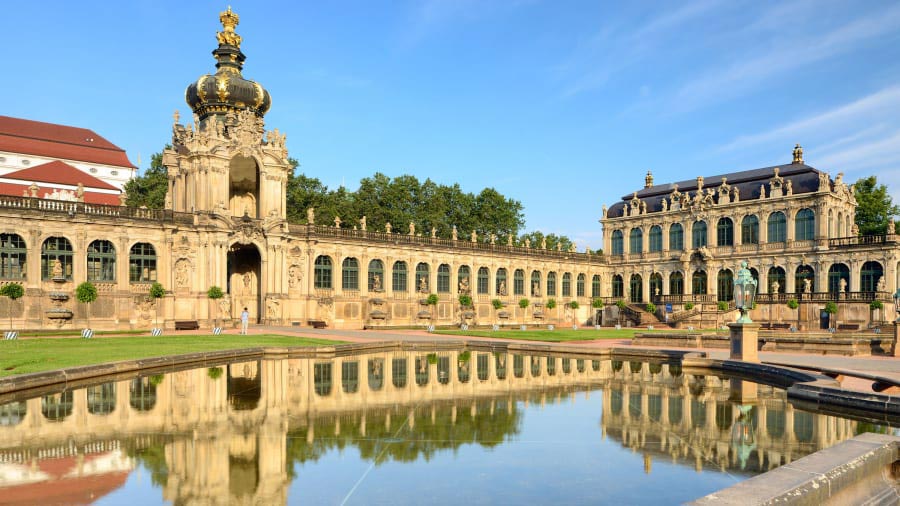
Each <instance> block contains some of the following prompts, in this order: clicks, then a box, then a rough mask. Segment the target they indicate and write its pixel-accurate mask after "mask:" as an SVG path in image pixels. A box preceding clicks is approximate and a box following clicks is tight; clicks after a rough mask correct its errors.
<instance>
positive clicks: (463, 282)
mask: <svg viewBox="0 0 900 506" xmlns="http://www.w3.org/2000/svg"><path fill="white" fill-rule="evenodd" d="M471 281H472V271H471V270H469V266H468V265H461V266H459V270H458V271H457V272H456V283H457V285H456V286H457V288H458V290H459V293H469V292H470V291H471V290H472V289H471V288H469V287H470V284H469V283H470V282H471Z"/></svg>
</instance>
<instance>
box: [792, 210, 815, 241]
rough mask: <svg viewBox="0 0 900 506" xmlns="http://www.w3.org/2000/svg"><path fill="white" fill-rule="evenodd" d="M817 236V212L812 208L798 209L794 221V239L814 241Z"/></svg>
mask: <svg viewBox="0 0 900 506" xmlns="http://www.w3.org/2000/svg"><path fill="white" fill-rule="evenodd" d="M815 238H816V213H814V212H813V210H812V209H801V210H799V211H797V217H796V218H795V222H794V239H796V240H798V241H812V240H813V239H815Z"/></svg>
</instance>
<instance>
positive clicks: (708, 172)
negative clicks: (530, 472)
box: [0, 0, 900, 248]
mask: <svg viewBox="0 0 900 506" xmlns="http://www.w3.org/2000/svg"><path fill="white" fill-rule="evenodd" d="M231 5H232V8H233V9H234V11H235V12H236V13H238V14H239V15H240V16H241V23H240V25H239V26H238V28H237V31H238V33H239V34H240V35H241V36H242V37H243V39H244V43H243V45H242V49H243V51H244V53H245V54H246V55H247V61H246V63H245V66H244V76H245V77H247V78H249V79H253V80H256V81H258V82H260V83H261V84H262V85H263V86H265V87H266V88H267V89H268V90H269V91H270V93H271V94H272V98H273V105H272V109H271V110H270V112H269V113H268V114H267V116H266V123H267V127H268V128H275V127H277V128H278V129H279V130H281V131H282V132H284V133H286V134H287V145H288V149H289V150H290V154H291V155H292V156H294V157H296V158H297V159H299V160H300V162H301V164H302V170H303V171H304V172H305V173H306V174H307V175H310V176H314V177H318V178H320V179H321V180H322V181H323V182H324V183H325V184H327V185H328V186H329V187H336V186H339V185H340V184H342V183H344V184H345V185H346V186H347V187H348V188H350V189H355V187H356V186H357V185H358V181H359V179H360V178H362V177H366V176H369V175H371V174H373V173H374V172H376V171H381V172H384V173H386V174H388V175H390V176H397V175H401V174H407V173H408V174H413V175H415V176H417V177H419V178H420V179H423V180H424V179H425V178H429V177H430V178H432V179H434V180H436V181H439V182H442V183H453V182H459V183H460V184H461V185H462V186H463V188H464V189H465V190H467V191H473V192H477V191H479V190H480V189H481V188H483V187H485V186H492V187H495V188H497V190H499V191H500V192H501V193H504V194H505V195H507V196H511V197H513V198H516V199H518V200H520V201H521V202H522V203H523V204H524V206H525V216H526V228H527V230H542V231H544V232H556V233H562V234H566V235H568V236H570V237H572V238H573V239H574V240H575V241H576V242H577V243H578V245H579V248H581V247H583V246H586V245H589V246H591V247H600V246H601V244H600V237H601V235H600V226H599V224H598V223H597V220H598V218H599V217H600V213H601V206H602V205H603V204H604V203H605V204H607V205H610V204H612V203H613V202H615V201H616V200H618V199H619V198H620V197H621V196H622V195H625V194H628V193H630V192H632V191H635V190H637V189H639V188H641V187H642V186H643V181H644V174H645V173H646V171H647V170H652V171H653V173H654V176H655V178H656V182H657V183H659V182H666V181H672V180H680V179H687V178H693V177H696V176H698V175H703V176H713V175H715V174H719V173H722V172H730V171H735V170H742V169H752V168H757V167H763V166H769V165H776V164H782V163H789V162H790V159H791V149H792V147H793V145H794V143H796V142H799V143H801V144H803V146H804V149H805V153H806V156H805V158H806V161H807V163H809V164H810V165H813V166H815V167H817V168H819V169H822V170H825V171H828V172H831V174H832V176H834V175H835V174H836V173H837V172H844V173H845V179H847V180H850V181H855V180H856V179H858V178H859V177H863V176H868V175H870V174H876V175H877V176H878V178H879V180H880V181H882V182H884V183H887V184H888V185H889V187H890V189H891V192H892V194H893V195H894V199H895V200H900V199H898V197H900V171H897V170H895V167H896V166H897V164H898V162H900V120H898V118H900V79H898V77H900V3H897V2H876V1H866V2H847V1H841V2H830V1H827V0H816V1H782V2H771V3H769V2H759V1H741V0H729V1H716V0H712V1H698V2H691V3H681V2H652V3H651V2H647V3H642V2H599V1H584V2H581V1H574V0H572V1H570V0H559V1H539V0H533V1H529V0H493V1H492V0H424V1H408V2H404V1H400V0H396V1H390V2H377V1H374V0H365V1H363V0H361V1H353V2H350V1H348V2H344V1H334V2H283V3H282V2H273V1H269V2H249V1H234V2H232V3H231ZM226 6H227V4H225V3H221V4H220V3H214V2H206V1H190V2H186V1H181V2H169V1H160V2H150V1H144V2H90V1H82V2H53V1H51V2H15V3H13V2H7V3H6V4H5V5H4V9H3V10H4V23H3V30H0V43H2V47H4V48H6V51H4V55H5V59H4V68H6V69H7V70H6V72H5V76H4V78H3V79H2V80H0V94H2V96H3V97H4V107H3V109H2V110H0V114H6V115H10V116H17V117H24V118H30V119H36V120H41V121H49V122H56V123H63V124H71V125H77V126H83V127H87V128H91V129H94V130H95V131H97V132H98V133H99V134H101V135H103V136H104V137H106V138H108V139H109V140H111V141H112V142H113V143H115V144H118V145H119V146H121V147H123V148H125V149H126V150H127V151H128V153H129V156H130V158H131V159H132V161H135V162H136V161H137V158H138V155H139V154H140V157H141V165H142V168H143V167H146V166H147V164H148V162H149V158H150V154H151V153H154V152H156V151H159V150H160V149H161V148H162V147H163V145H165V144H166V142H168V141H169V139H170V135H171V130H170V128H171V122H172V112H173V111H174V110H175V109H178V110H179V111H180V112H181V114H182V118H189V117H190V115H189V113H190V111H189V109H188V107H187V106H186V104H185V103H184V89H185V87H186V86H187V85H188V84H189V83H190V82H191V81H192V80H196V79H197V78H198V77H199V76H200V75H202V74H205V73H210V72H212V71H213V70H214V67H213V64H214V61H213V59H212V56H211V55H210V51H212V50H213V49H214V48H215V46H216V39H215V32H216V31H217V30H220V29H221V28H220V25H219V22H218V15H219V12H220V11H222V10H224V8H225V7H226Z"/></svg>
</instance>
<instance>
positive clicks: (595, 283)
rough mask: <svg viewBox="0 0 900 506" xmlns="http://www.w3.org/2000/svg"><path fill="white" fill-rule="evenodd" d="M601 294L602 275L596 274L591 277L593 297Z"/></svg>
mask: <svg viewBox="0 0 900 506" xmlns="http://www.w3.org/2000/svg"><path fill="white" fill-rule="evenodd" d="M599 296H600V275H599V274H594V277H593V278H591V297H599Z"/></svg>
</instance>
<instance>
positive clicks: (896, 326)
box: [891, 287, 900, 357]
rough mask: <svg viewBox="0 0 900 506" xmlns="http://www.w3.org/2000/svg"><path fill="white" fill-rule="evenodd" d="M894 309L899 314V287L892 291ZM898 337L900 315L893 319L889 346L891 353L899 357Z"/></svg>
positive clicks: (899, 337)
mask: <svg viewBox="0 0 900 506" xmlns="http://www.w3.org/2000/svg"><path fill="white" fill-rule="evenodd" d="M894 309H895V310H896V311H897V313H898V315H900V287H898V288H897V291H896V292H894ZM898 339H900V316H898V317H897V318H896V319H895V320H894V344H893V346H891V355H893V356H895V357H900V349H898V346H897V340H898Z"/></svg>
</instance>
